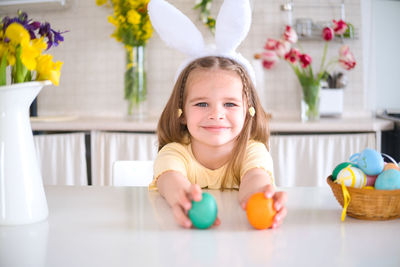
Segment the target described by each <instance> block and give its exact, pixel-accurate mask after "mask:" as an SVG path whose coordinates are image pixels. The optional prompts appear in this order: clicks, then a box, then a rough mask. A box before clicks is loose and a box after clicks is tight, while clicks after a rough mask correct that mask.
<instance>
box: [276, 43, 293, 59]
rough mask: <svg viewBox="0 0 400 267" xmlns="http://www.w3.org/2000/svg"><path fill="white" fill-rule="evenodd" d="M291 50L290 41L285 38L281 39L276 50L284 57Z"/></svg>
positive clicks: (279, 55)
mask: <svg viewBox="0 0 400 267" xmlns="http://www.w3.org/2000/svg"><path fill="white" fill-rule="evenodd" d="M289 51H290V43H289V42H287V41H284V40H279V41H278V42H277V43H276V46H275V52H276V54H277V55H278V57H284V56H285V55H286V54H287V53H288V52H289Z"/></svg>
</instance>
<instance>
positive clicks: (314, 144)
mask: <svg viewBox="0 0 400 267" xmlns="http://www.w3.org/2000/svg"><path fill="white" fill-rule="evenodd" d="M376 140H377V138H376V134H375V133H359V134H304V135H293V134H290V135H273V136H271V138H270V151H271V154H272V158H273V160H274V171H275V180H276V184H277V185H278V186H327V184H326V178H327V177H328V176H329V175H330V174H331V172H332V171H333V169H334V168H335V166H336V165H337V164H339V163H341V162H344V161H347V160H348V158H349V157H350V156H351V155H352V154H354V153H357V152H361V151H362V150H363V149H365V148H367V147H368V148H372V149H377V142H376Z"/></svg>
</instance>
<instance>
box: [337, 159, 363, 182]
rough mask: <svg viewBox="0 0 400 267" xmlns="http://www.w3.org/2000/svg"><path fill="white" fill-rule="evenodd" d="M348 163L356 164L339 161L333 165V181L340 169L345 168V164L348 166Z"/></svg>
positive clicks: (349, 163)
mask: <svg viewBox="0 0 400 267" xmlns="http://www.w3.org/2000/svg"><path fill="white" fill-rule="evenodd" d="M349 165H350V166H352V167H357V166H356V165H354V164H353V163H351V162H342V163H340V164H339V165H337V166H336V167H335V169H334V170H333V172H332V181H335V180H336V178H337V176H338V174H339V172H340V171H341V170H343V169H344V168H346V167H347V166H349Z"/></svg>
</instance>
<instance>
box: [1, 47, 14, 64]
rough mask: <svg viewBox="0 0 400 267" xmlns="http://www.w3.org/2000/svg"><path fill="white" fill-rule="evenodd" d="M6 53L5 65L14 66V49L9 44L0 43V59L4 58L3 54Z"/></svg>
mask: <svg viewBox="0 0 400 267" xmlns="http://www.w3.org/2000/svg"><path fill="white" fill-rule="evenodd" d="M6 52H8V53H7V65H11V66H14V65H15V61H16V60H15V47H14V46H11V45H9V44H5V43H0V58H2V57H3V56H4V53H6Z"/></svg>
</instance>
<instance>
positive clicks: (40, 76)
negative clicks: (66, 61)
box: [36, 54, 63, 86]
mask: <svg viewBox="0 0 400 267" xmlns="http://www.w3.org/2000/svg"><path fill="white" fill-rule="evenodd" d="M62 64H63V62H61V61H57V62H53V56H52V55H47V54H45V55H41V56H39V58H38V60H37V67H36V71H37V80H38V81H44V80H50V81H51V82H52V83H53V84H54V85H56V86H58V84H59V82H60V72H61V66H62Z"/></svg>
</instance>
